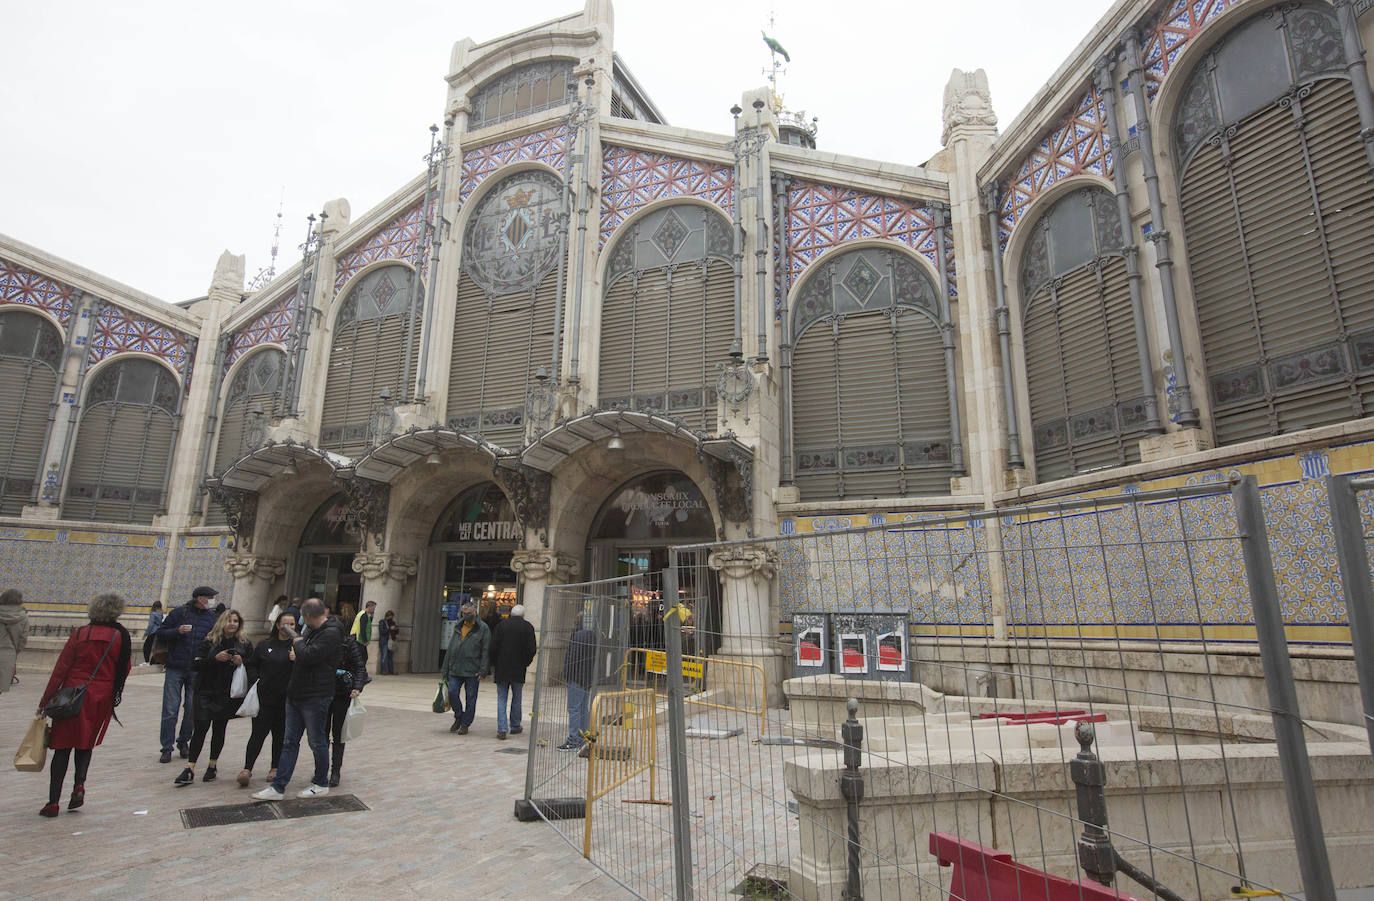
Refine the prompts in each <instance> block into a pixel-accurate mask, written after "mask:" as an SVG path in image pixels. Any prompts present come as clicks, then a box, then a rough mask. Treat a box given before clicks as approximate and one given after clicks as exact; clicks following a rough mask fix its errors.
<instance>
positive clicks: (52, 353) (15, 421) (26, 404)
mask: <svg viewBox="0 0 1374 901" xmlns="http://www.w3.org/2000/svg"><path fill="white" fill-rule="evenodd" d="M61 369H62V335H61V333H59V332H58V331H57V329H56V328H55V327H54V326H53V325H52V323H50V322H48V320H46V319H44V318H43V317H42V316H37V315H34V314H33V313H24V312H21V311H19V310H6V311H4V312H0V385H3V386H4V388H3V390H0V515H4V516H18V515H19V514H20V512H21V511H22V510H23V508H24V506H25V505H26V504H31V503H34V502H35V501H36V500H37V497H36V495H37V492H36V491H35V490H34V489H35V486H36V485H37V483H38V479H39V478H40V475H39V470H40V469H41V468H42V466H43V436H44V435H45V434H46V433H47V425H48V408H49V405H50V404H51V403H52V401H53V392H54V391H55V390H57V379H58V376H59V374H60V372H61Z"/></svg>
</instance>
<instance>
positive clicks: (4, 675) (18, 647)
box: [0, 588, 29, 695]
mask: <svg viewBox="0 0 1374 901" xmlns="http://www.w3.org/2000/svg"><path fill="white" fill-rule="evenodd" d="M28 640H29V612H28V611H27V610H25V609H24V593H23V592H22V591H20V590H19V589H18V588H7V589H5V590H4V591H0V695H2V694H4V693H5V692H7V691H9V690H10V686H11V685H14V684H17V683H18V682H19V676H18V675H17V671H18V669H19V652H20V651H22V650H24V645H25V644H27V643H28Z"/></svg>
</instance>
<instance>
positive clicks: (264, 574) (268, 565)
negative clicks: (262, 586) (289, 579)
mask: <svg viewBox="0 0 1374 901" xmlns="http://www.w3.org/2000/svg"><path fill="white" fill-rule="evenodd" d="M224 571H225V572H227V573H228V574H229V575H230V576H231V577H232V578H233V579H234V581H235V582H237V581H239V580H240V579H247V580H248V581H249V582H251V581H253V580H254V579H261V580H262V581H264V582H271V581H272V580H273V579H276V578H278V577H280V576H282V575H284V574H285V573H286V561H285V560H283V559H281V558H280V557H259V556H257V555H256V554H230V555H229V556H228V557H226V558H225V560H224Z"/></svg>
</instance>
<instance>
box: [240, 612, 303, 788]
mask: <svg viewBox="0 0 1374 901" xmlns="http://www.w3.org/2000/svg"><path fill="white" fill-rule="evenodd" d="M288 628H290V629H294V628H296V614H294V613H282V614H279V615H278V616H277V618H276V620H275V621H274V622H273V623H272V631H271V633H269V634H268V636H267V637H266V638H264V639H263V640H262V641H260V642H258V645H257V647H255V648H253V656H252V657H251V658H250V659H249V661H248V678H249V680H250V681H251V680H254V679H256V680H257V684H258V715H257V716H255V717H253V734H252V735H250V736H248V747H247V748H246V749H245V750H244V754H243V770H242V772H240V773H239V777H238V783H239V785H247V784H248V781H249V780H250V779H252V778H253V764H255V763H257V762H258V754H259V753H261V752H262V743H263V741H264V740H265V739H266V738H267V736H268V734H269V733H270V734H271V736H272V758H271V760H272V768H271V769H269V770H268V771H267V781H268V782H271V781H272V780H273V779H275V778H276V776H277V761H278V760H280V759H281V741H282V735H283V734H284V733H285V732H286V685H287V683H289V682H290V681H291V635H290V633H288V632H287V629H288Z"/></svg>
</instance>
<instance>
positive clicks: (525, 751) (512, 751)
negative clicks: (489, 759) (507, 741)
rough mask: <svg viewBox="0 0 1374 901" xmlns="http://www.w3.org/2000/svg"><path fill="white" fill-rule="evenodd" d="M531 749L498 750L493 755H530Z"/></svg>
mask: <svg viewBox="0 0 1374 901" xmlns="http://www.w3.org/2000/svg"><path fill="white" fill-rule="evenodd" d="M529 752H530V751H529V748H497V749H496V750H495V751H492V752H491V753H493V754H528V753H529Z"/></svg>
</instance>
